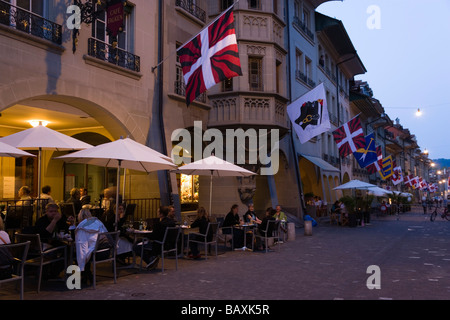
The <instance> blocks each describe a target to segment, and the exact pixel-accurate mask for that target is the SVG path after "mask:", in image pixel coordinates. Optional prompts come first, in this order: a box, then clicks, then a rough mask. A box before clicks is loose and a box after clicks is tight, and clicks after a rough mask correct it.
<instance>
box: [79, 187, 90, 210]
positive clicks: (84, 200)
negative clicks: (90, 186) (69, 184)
mask: <svg viewBox="0 0 450 320" xmlns="http://www.w3.org/2000/svg"><path fill="white" fill-rule="evenodd" d="M87 193H88V190H87V188H80V201H81V206H84V205H86V204H91V196H90V195H88V194H87Z"/></svg>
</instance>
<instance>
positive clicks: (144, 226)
mask: <svg viewBox="0 0 450 320" xmlns="http://www.w3.org/2000/svg"><path fill="white" fill-rule="evenodd" d="M142 229H143V230H147V221H145V220H144V221H142Z"/></svg>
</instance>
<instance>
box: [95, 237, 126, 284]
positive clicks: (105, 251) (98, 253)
mask: <svg viewBox="0 0 450 320" xmlns="http://www.w3.org/2000/svg"><path fill="white" fill-rule="evenodd" d="M119 235H120V231H112V232H103V233H99V234H98V237H97V241H96V243H95V249H94V251H93V252H92V268H93V281H92V283H93V287H94V289H95V283H96V282H97V281H96V279H97V265H98V264H100V263H105V262H112V264H113V274H114V283H117V264H116V256H117V244H118V242H119ZM104 237H106V238H107V239H108V246H107V247H102V245H101V244H102V241H103V239H104Z"/></svg>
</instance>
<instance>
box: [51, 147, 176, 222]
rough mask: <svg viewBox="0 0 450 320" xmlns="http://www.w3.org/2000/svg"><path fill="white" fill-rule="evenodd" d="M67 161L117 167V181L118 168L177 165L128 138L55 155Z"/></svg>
mask: <svg viewBox="0 0 450 320" xmlns="http://www.w3.org/2000/svg"><path fill="white" fill-rule="evenodd" d="M55 159H61V160H64V161H66V162H68V163H85V164H92V165H97V166H102V167H112V168H117V183H119V179H120V169H121V168H126V169H131V170H138V171H144V172H146V173H149V172H152V171H158V170H170V169H175V168H177V166H176V165H175V164H174V163H173V162H172V160H171V159H170V158H169V157H168V156H165V155H163V154H162V153H159V152H157V151H155V150H153V149H151V148H149V147H147V146H144V145H143V144H140V143H138V142H136V141H134V140H132V139H130V138H125V139H123V138H120V139H119V140H116V141H112V142H107V143H104V144H101V145H98V146H95V147H92V148H88V149H84V150H81V151H77V152H73V153H70V154H66V155H64V156H60V157H57V158H55ZM118 206H119V186H117V188H116V224H115V225H116V229H117V221H118V215H117V213H118Z"/></svg>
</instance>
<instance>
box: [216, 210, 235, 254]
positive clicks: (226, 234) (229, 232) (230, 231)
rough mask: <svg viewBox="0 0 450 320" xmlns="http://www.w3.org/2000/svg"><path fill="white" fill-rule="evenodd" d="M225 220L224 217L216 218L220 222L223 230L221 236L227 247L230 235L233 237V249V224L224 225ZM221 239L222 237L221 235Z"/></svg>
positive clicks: (220, 228)
mask: <svg viewBox="0 0 450 320" xmlns="http://www.w3.org/2000/svg"><path fill="white" fill-rule="evenodd" d="M224 221H225V218H224V217H217V218H216V222H218V223H219V230H221V231H222V233H221V236H222V237H223V239H224V242H225V247H226V246H227V243H228V237H230V238H231V250H234V239H233V226H229V227H224V226H223V223H224ZM224 231H225V232H224ZM219 239H220V237H219Z"/></svg>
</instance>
